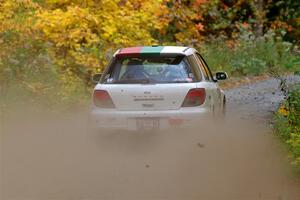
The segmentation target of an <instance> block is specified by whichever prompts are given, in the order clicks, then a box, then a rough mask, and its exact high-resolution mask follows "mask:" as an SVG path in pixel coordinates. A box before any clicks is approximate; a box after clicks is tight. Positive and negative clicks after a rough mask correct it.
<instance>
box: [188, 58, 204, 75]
mask: <svg viewBox="0 0 300 200" xmlns="http://www.w3.org/2000/svg"><path fill="white" fill-rule="evenodd" d="M187 60H188V63H189V65H190V66H191V68H192V71H193V73H194V76H195V77H196V79H197V81H201V80H202V72H201V70H200V69H199V64H198V62H197V60H196V58H195V57H194V56H193V55H190V56H187Z"/></svg>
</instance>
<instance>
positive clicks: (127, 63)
mask: <svg viewBox="0 0 300 200" xmlns="http://www.w3.org/2000/svg"><path fill="white" fill-rule="evenodd" d="M200 80H201V76H200V74H199V72H198V71H197V69H194V68H193V67H192V66H191V65H190V64H189V62H188V60H187V59H186V57H185V56H182V55H180V56H161V55H160V56H149V57H147V56H146V57H145V56H137V57H117V58H115V59H114V60H113V62H112V63H111V64H110V66H109V69H108V71H107V73H106V74H105V75H104V78H103V80H102V83H105V84H130V83H144V84H146V83H193V82H198V81H200Z"/></svg>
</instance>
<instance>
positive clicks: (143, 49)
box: [114, 46, 196, 57]
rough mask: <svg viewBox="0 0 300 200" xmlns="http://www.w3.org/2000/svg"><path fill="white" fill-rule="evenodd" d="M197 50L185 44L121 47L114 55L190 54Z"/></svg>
mask: <svg viewBox="0 0 300 200" xmlns="http://www.w3.org/2000/svg"><path fill="white" fill-rule="evenodd" d="M195 51H196V50H195V49H193V48H191V47H184V46H137V47H127V48H122V49H119V50H118V51H116V52H115V54H114V57H124V56H126V57H127V56H139V55H185V56H187V55H190V54H192V53H194V52H195Z"/></svg>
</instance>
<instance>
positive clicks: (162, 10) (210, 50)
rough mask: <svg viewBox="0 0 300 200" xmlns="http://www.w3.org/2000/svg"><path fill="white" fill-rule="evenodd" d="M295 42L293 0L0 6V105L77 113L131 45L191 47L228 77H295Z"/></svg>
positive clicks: (45, 1) (10, 1)
mask: <svg viewBox="0 0 300 200" xmlns="http://www.w3.org/2000/svg"><path fill="white" fill-rule="evenodd" d="M299 39H300V1H297V0H0V106H1V110H2V111H4V110H8V109H9V108H11V107H14V108H15V107H16V106H17V107H18V106H24V105H26V106H27V105H28V104H32V105H37V104H39V105H41V106H43V108H44V107H46V108H49V110H54V108H55V109H57V108H61V109H63V110H65V109H69V108H74V107H78V106H79V107H80V106H82V105H83V104H86V103H87V102H88V101H89V99H90V94H91V88H92V87H93V84H92V83H91V79H90V77H91V74H93V73H96V72H101V71H102V70H103V68H104V67H105V66H106V65H107V63H108V61H109V59H110V58H111V57H112V54H113V53H114V52H115V51H116V50H117V49H118V48H122V47H128V46H136V45H141V46H144V45H153V44H158V45H185V46H192V47H195V48H196V49H198V50H199V51H200V52H201V54H203V56H204V58H205V59H206V61H207V62H208V64H209V66H210V68H212V70H213V71H216V70H224V71H227V72H228V73H229V75H230V76H233V77H241V76H242V77H244V76H255V75H260V74H266V73H270V72H276V73H279V74H281V73H286V72H296V73H297V71H298V70H299V69H300V53H299V45H300V40H299Z"/></svg>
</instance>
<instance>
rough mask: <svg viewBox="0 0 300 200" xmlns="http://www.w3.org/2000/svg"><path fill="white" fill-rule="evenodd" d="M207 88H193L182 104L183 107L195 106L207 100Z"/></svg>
mask: <svg viewBox="0 0 300 200" xmlns="http://www.w3.org/2000/svg"><path fill="white" fill-rule="evenodd" d="M205 97H206V94H205V89H204V88H195V89H191V90H190V91H189V92H188V93H187V95H186V97H185V99H184V102H183V104H182V107H194V106H200V105H202V104H203V103H204V101H205Z"/></svg>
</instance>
